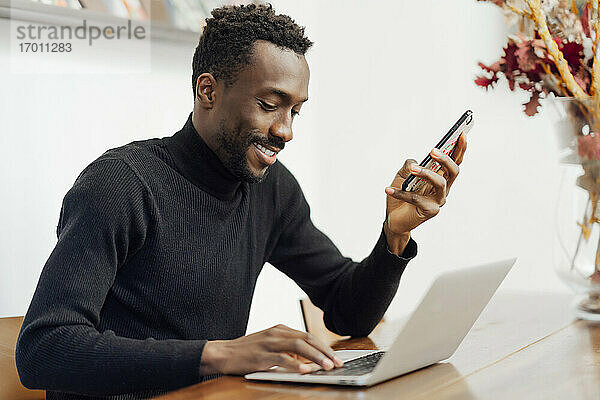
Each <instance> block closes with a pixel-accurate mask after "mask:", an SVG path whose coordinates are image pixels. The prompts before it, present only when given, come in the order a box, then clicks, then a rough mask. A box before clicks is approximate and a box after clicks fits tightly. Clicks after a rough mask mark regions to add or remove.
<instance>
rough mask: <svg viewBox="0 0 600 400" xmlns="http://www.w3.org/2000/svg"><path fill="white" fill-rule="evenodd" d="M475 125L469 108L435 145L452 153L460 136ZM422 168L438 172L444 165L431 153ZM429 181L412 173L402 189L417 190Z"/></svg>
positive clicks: (422, 162) (445, 151)
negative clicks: (432, 156)
mask: <svg viewBox="0 0 600 400" xmlns="http://www.w3.org/2000/svg"><path fill="white" fill-rule="evenodd" d="M472 127H473V111H471V110H467V111H465V113H464V114H463V115H462V116H461V117H460V118H459V119H458V121H456V123H455V124H454V125H453V126H452V128H450V130H449V131H448V133H446V134H445V135H444V137H443V138H442V140H440V142H439V143H438V144H437V145H436V146H435V148H436V149H440V150H441V151H442V153H444V154H448V155H450V156H451V155H452V152H453V151H454V147H456V143H457V142H458V138H459V137H460V135H461V134H465V135H466V134H467V133H468V132H469V131H470V130H471V128H472ZM419 166H420V167H422V168H428V169H431V170H433V172H438V171H439V170H440V168H442V166H441V165H440V164H439V163H438V162H437V161H435V160H434V159H433V158H431V155H430V154H427V157H425V159H424V160H423V161H421V163H420V164H419ZM426 182H427V181H426V180H425V179H423V178H418V177H416V176H414V175H410V176H409V177H408V178H407V179H406V180H405V181H404V183H403V184H402V190H404V191H407V192H415V191H417V190H419V189H421V188H422V187H423V185H424V184H425V183H426Z"/></svg>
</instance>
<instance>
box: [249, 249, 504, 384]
mask: <svg viewBox="0 0 600 400" xmlns="http://www.w3.org/2000/svg"><path fill="white" fill-rule="evenodd" d="M515 261H516V258H512V259H509V260H503V261H498V262H494V263H490V264H485V265H480V266H476V267H471V268H464V269H460V270H456V271H450V272H446V273H443V274H441V275H440V276H439V277H438V278H437V279H435V281H434V282H433V283H432V285H431V287H430V288H429V290H428V291H427V293H426V294H425V296H424V297H423V299H422V300H421V302H420V303H419V305H418V306H417V308H416V309H415V310H414V311H413V313H412V314H411V315H410V316H409V317H408V318H407V319H406V322H405V323H404V325H402V328H401V329H400V332H399V333H398V336H397V337H396V339H395V340H394V343H393V344H392V345H391V346H390V348H389V349H387V351H378V350H341V351H336V354H338V356H339V357H340V358H341V359H342V360H344V366H343V367H341V368H335V369H333V370H330V371H325V370H319V371H316V372H313V373H309V374H299V373H295V372H290V371H289V370H285V369H282V368H279V367H276V368H273V369H271V370H270V371H267V372H255V373H252V374H248V375H246V376H245V378H246V379H253V380H264V381H286V382H303V383H324V384H333V385H349V386H371V385H375V384H377V383H380V382H383V381H386V380H388V379H391V378H395V377H397V376H399V375H403V374H406V373H408V372H412V371H414V370H417V369H419V368H423V367H426V366H428V365H431V364H434V363H436V362H438V361H442V360H445V359H447V358H449V357H450V356H451V355H452V354H453V353H454V352H455V351H456V349H457V348H458V346H459V345H460V343H461V342H462V340H463V339H464V337H465V336H466V335H467V333H468V332H469V330H470V329H471V327H472V326H473V324H474V323H475V320H477V317H479V315H480V314H481V312H482V311H483V309H484V308H485V306H486V305H487V304H488V302H489V301H490V299H491V298H492V296H493V295H494V293H495V292H496V289H497V288H498V286H500V283H501V282H502V281H503V280H504V277H505V276H506V274H508V271H510V269H511V268H512V266H513V265H514V263H515Z"/></svg>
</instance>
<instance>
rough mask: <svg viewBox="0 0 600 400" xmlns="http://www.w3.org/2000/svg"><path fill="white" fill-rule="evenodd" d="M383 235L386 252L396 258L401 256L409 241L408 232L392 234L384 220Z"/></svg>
mask: <svg viewBox="0 0 600 400" xmlns="http://www.w3.org/2000/svg"><path fill="white" fill-rule="evenodd" d="M383 233H384V234H385V239H386V241H387V245H388V250H389V251H390V252H391V253H393V254H395V255H397V256H402V253H404V249H406V245H407V244H408V242H409V241H410V232H404V233H400V234H398V233H393V232H392V231H391V230H390V229H389V227H388V223H387V220H386V222H385V224H383Z"/></svg>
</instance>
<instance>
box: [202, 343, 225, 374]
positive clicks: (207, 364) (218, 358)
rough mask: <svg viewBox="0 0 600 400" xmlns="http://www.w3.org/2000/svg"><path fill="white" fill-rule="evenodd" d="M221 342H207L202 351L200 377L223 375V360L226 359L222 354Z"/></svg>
mask: <svg viewBox="0 0 600 400" xmlns="http://www.w3.org/2000/svg"><path fill="white" fill-rule="evenodd" d="M223 342H224V341H223V340H214V341H208V342H206V344H205V345H204V349H203V350H202V358H201V360H200V375H202V376H205V375H214V374H224V373H225V371H224V367H223V364H224V360H226V359H227V357H226V355H225V354H224V347H223V346H222V344H223Z"/></svg>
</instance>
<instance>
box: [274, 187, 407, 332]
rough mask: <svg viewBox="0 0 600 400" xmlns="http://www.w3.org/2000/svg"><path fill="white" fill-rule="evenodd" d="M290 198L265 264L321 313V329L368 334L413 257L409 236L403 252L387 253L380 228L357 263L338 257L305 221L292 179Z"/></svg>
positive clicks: (299, 194)
mask: <svg viewBox="0 0 600 400" xmlns="http://www.w3.org/2000/svg"><path fill="white" fill-rule="evenodd" d="M291 179H292V180H293V185H292V189H293V194H292V195H291V196H290V197H291V198H292V200H291V201H290V203H289V204H288V205H287V206H286V207H284V210H285V211H284V218H283V219H284V224H283V225H284V226H285V227H284V228H283V229H282V231H281V234H280V236H279V238H278V240H277V245H276V247H275V249H274V251H273V253H272V254H271V257H270V260H269V262H270V263H271V264H273V265H274V266H275V267H276V268H278V269H279V270H281V271H282V272H284V273H285V274H286V275H288V276H289V277H291V278H292V279H294V280H295V281H296V283H298V285H299V286H300V287H301V288H302V289H303V290H304V291H305V292H306V293H307V294H308V296H309V297H310V299H311V301H312V302H313V304H315V305H316V306H317V307H319V308H320V309H322V310H323V312H324V315H323V319H324V322H325V326H327V328H328V329H329V330H331V331H332V332H335V333H337V334H339V335H350V336H367V335H368V334H369V333H371V331H372V330H373V329H374V328H375V326H376V325H377V323H378V322H379V321H380V320H381V318H382V317H383V315H384V313H385V311H386V310H387V308H388V306H389V305H390V303H391V301H392V299H393V298H394V295H395V294H396V291H397V289H398V285H399V283H400V277H401V275H402V273H403V272H404V268H405V267H406V265H407V264H408V262H409V261H410V260H411V259H412V258H414V257H415V256H416V254H417V244H416V243H415V241H414V240H413V239H412V238H411V239H410V241H409V243H408V245H407V246H406V248H405V250H404V253H403V254H402V255H401V256H397V255H395V254H393V253H391V252H390V251H389V250H388V246H387V241H386V237H385V234H384V233H383V229H382V231H381V234H380V236H379V239H378V240H377V243H376V244H375V247H374V248H373V251H371V254H369V256H368V257H366V258H365V259H364V260H362V261H361V262H354V261H352V260H351V259H349V258H346V257H343V256H342V255H341V254H340V251H339V250H338V249H337V247H336V246H335V245H334V244H333V243H332V242H331V240H330V239H329V238H328V237H327V236H326V235H325V234H324V233H322V232H321V231H320V230H319V229H317V228H316V227H315V226H314V225H313V223H312V221H311V219H310V208H309V206H308V203H307V202H306V199H305V198H304V195H303V193H302V191H301V189H300V187H299V186H298V184H297V182H296V181H295V179H294V178H293V177H291Z"/></svg>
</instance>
